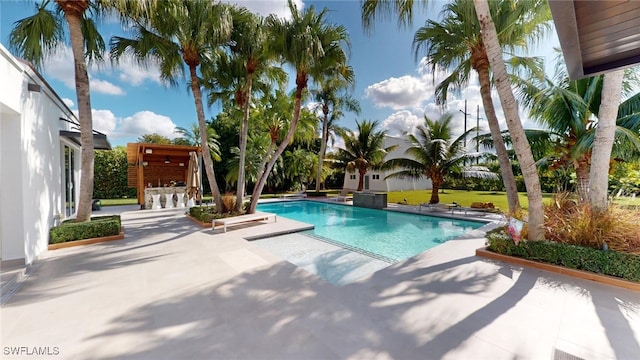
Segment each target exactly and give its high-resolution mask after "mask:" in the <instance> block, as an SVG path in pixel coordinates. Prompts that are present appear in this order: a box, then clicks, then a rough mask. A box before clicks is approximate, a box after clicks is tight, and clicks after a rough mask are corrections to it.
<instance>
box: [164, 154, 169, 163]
mask: <svg viewBox="0 0 640 360" xmlns="http://www.w3.org/2000/svg"><path fill="white" fill-rule="evenodd" d="M164 163H165V164H170V163H171V159H169V157H168V156H167V158H166V159H164Z"/></svg>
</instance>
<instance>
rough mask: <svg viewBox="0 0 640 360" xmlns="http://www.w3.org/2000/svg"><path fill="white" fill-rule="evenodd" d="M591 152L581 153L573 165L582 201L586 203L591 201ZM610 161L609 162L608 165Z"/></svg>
mask: <svg viewBox="0 0 640 360" xmlns="http://www.w3.org/2000/svg"><path fill="white" fill-rule="evenodd" d="M589 163H590V159H589V154H584V155H581V156H580V158H578V159H577V160H575V161H574V164H573V167H574V169H575V170H576V182H577V184H576V188H577V191H578V196H579V197H580V202H582V203H586V202H588V201H589V168H590V164H589ZM608 165H609V163H608V162H607V166H608Z"/></svg>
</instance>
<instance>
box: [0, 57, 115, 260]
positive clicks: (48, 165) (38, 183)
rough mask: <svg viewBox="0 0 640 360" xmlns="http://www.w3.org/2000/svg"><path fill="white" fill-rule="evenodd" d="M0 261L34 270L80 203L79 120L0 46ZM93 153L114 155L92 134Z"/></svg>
mask: <svg viewBox="0 0 640 360" xmlns="http://www.w3.org/2000/svg"><path fill="white" fill-rule="evenodd" d="M0 79H2V84H1V85H0V260H1V262H2V264H4V265H10V264H11V265H12V264H27V265H28V264H31V263H32V262H33V261H34V260H35V259H36V258H37V257H38V256H39V255H40V254H42V252H44V251H45V250H46V249H47V244H48V242H49V229H50V228H51V227H52V226H53V225H54V223H55V222H57V221H59V220H60V219H64V218H67V217H70V216H73V215H74V214H75V213H76V208H75V204H76V201H77V199H78V197H79V190H80V189H79V184H80V130H79V126H78V120H77V118H76V116H75V115H74V114H73V113H72V112H71V110H70V109H69V108H68V107H67V106H66V105H65V103H64V102H63V101H62V99H60V97H59V96H58V95H57V94H56V93H55V91H54V90H53V89H52V88H51V86H50V85H49V84H48V83H47V82H46V81H45V80H44V78H43V77H42V75H40V74H39V73H38V72H37V71H36V70H35V68H34V67H33V66H32V65H31V64H29V63H27V62H25V61H22V60H20V59H17V58H15V57H14V56H13V55H11V53H9V51H7V49H5V48H4V47H3V46H2V45H0ZM94 143H95V144H94V147H95V148H96V149H110V145H109V143H108V141H107V138H106V136H105V135H104V134H100V133H95V132H94Z"/></svg>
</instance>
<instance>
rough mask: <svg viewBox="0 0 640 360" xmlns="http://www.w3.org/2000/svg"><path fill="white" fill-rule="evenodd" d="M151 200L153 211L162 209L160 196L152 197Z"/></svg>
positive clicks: (154, 195)
mask: <svg viewBox="0 0 640 360" xmlns="http://www.w3.org/2000/svg"><path fill="white" fill-rule="evenodd" d="M151 199H153V209H154V210H155V209H162V205H161V204H160V194H153V195H151Z"/></svg>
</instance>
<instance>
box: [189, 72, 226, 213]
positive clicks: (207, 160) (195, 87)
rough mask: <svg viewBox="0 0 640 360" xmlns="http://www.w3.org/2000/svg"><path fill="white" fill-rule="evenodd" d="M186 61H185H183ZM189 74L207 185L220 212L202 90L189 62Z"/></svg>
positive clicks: (220, 207)
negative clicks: (207, 180)
mask: <svg viewBox="0 0 640 360" xmlns="http://www.w3.org/2000/svg"><path fill="white" fill-rule="evenodd" d="M185 62H187V61H185ZM187 64H188V65H189V74H190V75H191V91H192V92H193V101H194V102H195V104H196V114H197V115H198V126H199V127H200V141H201V142H202V158H203V159H204V169H205V171H206V173H207V179H209V187H210V189H211V194H212V195H213V202H214V203H215V204H216V212H217V213H219V214H220V213H222V211H223V207H224V204H223V203H222V196H220V189H219V188H218V183H217V181H216V174H215V172H214V171H213V160H212V159H211V152H210V151H209V140H208V139H207V124H206V123H205V121H204V108H203V107H202V91H200V82H199V81H198V74H197V73H196V65H194V64H189V62H187Z"/></svg>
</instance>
